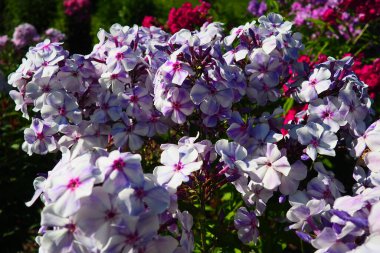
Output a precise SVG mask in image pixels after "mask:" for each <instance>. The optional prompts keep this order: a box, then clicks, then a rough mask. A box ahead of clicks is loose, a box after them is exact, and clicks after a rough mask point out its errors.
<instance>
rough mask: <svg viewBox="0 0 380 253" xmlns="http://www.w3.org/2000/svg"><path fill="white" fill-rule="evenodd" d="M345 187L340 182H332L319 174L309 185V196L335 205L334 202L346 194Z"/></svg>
mask: <svg viewBox="0 0 380 253" xmlns="http://www.w3.org/2000/svg"><path fill="white" fill-rule="evenodd" d="M342 187H343V185H342V183H341V182H339V181H338V180H336V179H335V180H332V179H330V178H328V177H326V176H324V175H321V174H319V175H318V177H315V178H313V179H311V180H310V181H309V183H308V184H307V194H308V195H309V196H311V197H312V198H315V199H324V200H326V201H327V202H328V203H330V204H332V203H334V200H335V199H336V198H338V197H340V196H341V192H344V188H343V189H342Z"/></svg>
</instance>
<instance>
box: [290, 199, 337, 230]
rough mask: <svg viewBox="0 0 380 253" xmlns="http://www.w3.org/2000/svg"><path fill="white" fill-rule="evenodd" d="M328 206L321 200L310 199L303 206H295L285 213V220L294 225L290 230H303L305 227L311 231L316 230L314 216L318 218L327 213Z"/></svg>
mask: <svg viewBox="0 0 380 253" xmlns="http://www.w3.org/2000/svg"><path fill="white" fill-rule="evenodd" d="M329 209H330V205H328V204H326V202H325V201H324V200H323V199H322V200H317V199H312V200H309V201H308V202H307V203H305V204H297V205H294V206H292V207H291V208H290V209H289V211H288V212H287V213H286V218H288V220H290V221H291V222H294V224H292V225H290V226H289V228H290V229H301V230H305V226H308V227H310V228H311V229H312V230H315V229H317V228H316V224H315V221H314V220H313V217H314V216H319V215H320V214H321V213H323V212H325V211H328V210H329Z"/></svg>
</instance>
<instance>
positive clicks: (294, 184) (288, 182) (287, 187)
mask: <svg viewBox="0 0 380 253" xmlns="http://www.w3.org/2000/svg"><path fill="white" fill-rule="evenodd" d="M306 176H307V167H306V165H305V164H304V163H303V162H301V161H300V160H297V161H296V162H295V163H293V164H292V165H291V169H290V171H289V174H288V175H287V176H285V175H281V184H280V187H279V190H280V192H281V193H282V194H285V195H290V194H293V193H295V192H296V191H297V188H298V185H299V183H300V181H302V180H304V179H305V178H306Z"/></svg>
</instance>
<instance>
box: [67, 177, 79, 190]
mask: <svg viewBox="0 0 380 253" xmlns="http://www.w3.org/2000/svg"><path fill="white" fill-rule="evenodd" d="M79 185H80V181H79V178H73V179H70V181H69V183H68V184H67V188H68V189H70V190H72V191H74V190H75V189H77V188H78V187H79Z"/></svg>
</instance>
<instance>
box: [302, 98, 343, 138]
mask: <svg viewBox="0 0 380 253" xmlns="http://www.w3.org/2000/svg"><path fill="white" fill-rule="evenodd" d="M342 107H343V106H342V103H341V102H339V101H338V99H337V98H336V97H325V98H323V100H322V99H316V100H314V101H312V102H311V103H310V104H309V106H308V111H309V114H310V115H309V118H308V122H317V123H322V124H323V125H324V127H326V129H327V130H330V131H332V132H334V133H336V132H338V130H339V128H340V127H341V126H344V125H346V124H347V121H346V120H345V115H346V114H347V111H345V110H342Z"/></svg>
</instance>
